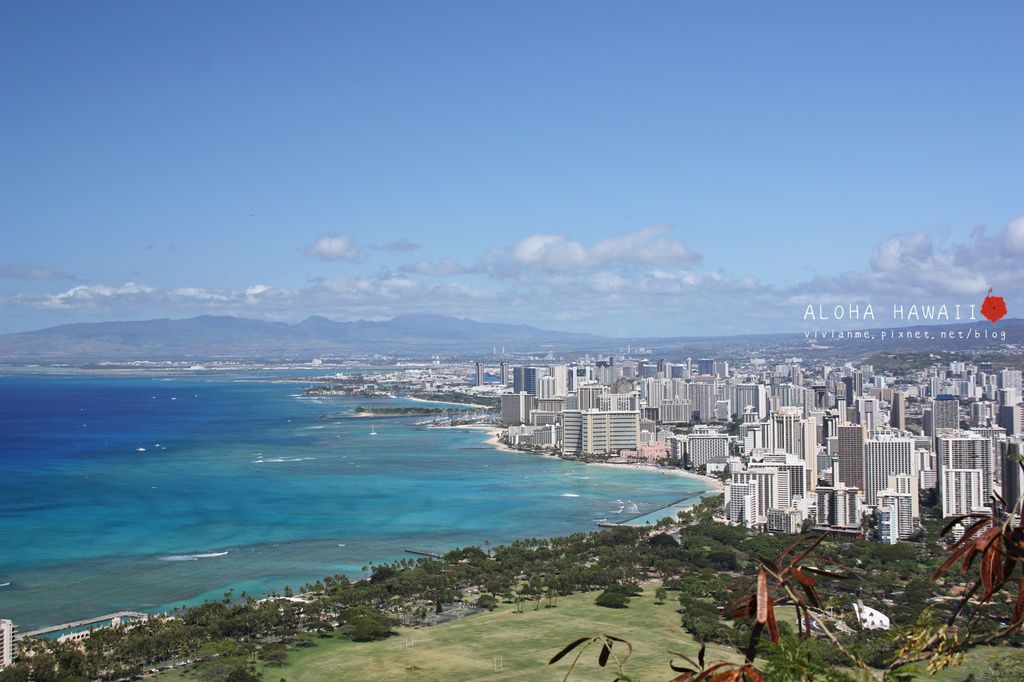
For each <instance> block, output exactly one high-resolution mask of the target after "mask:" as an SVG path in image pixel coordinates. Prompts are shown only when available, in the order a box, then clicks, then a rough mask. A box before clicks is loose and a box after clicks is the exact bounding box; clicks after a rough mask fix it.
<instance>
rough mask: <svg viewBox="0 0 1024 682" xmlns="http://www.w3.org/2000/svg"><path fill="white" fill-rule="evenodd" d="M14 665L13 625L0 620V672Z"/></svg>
mask: <svg viewBox="0 0 1024 682" xmlns="http://www.w3.org/2000/svg"><path fill="white" fill-rule="evenodd" d="M9 665H14V623H12V622H11V621H9V620H0V670H3V669H4V668H6V667H7V666H9Z"/></svg>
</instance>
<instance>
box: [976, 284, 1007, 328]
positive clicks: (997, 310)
mask: <svg viewBox="0 0 1024 682" xmlns="http://www.w3.org/2000/svg"><path fill="white" fill-rule="evenodd" d="M981 314H982V315H984V316H985V317H987V318H988V319H989V320H991V321H992V322H997V321H999V320H1001V319H1002V318H1003V316H1004V315H1006V301H1004V300H1003V297H1002V296H993V295H992V287H989V288H988V296H986V297H985V300H984V301H982V303H981Z"/></svg>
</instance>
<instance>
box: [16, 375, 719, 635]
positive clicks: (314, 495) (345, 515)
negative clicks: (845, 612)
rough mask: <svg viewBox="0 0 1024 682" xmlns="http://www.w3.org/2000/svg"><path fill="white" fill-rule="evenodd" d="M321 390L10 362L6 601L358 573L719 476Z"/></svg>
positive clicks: (626, 511) (85, 608)
mask: <svg viewBox="0 0 1024 682" xmlns="http://www.w3.org/2000/svg"><path fill="white" fill-rule="evenodd" d="M303 388H304V384H295V383H281V382H273V381H269V380H267V378H266V377H263V378H258V377H249V378H246V377H243V376H239V375H234V374H228V373H223V374H217V375H196V376H176V377H173V378H167V377H151V376H131V377H124V376H94V375H74V374H43V373H40V374H9V375H0V585H4V584H5V583H9V584H8V585H6V586H3V587H0V618H10V619H13V620H14V621H15V622H16V624H17V625H18V626H19V627H20V628H21V629H22V630H27V629H31V628H33V627H37V626H41V625H50V624H53V623H57V622H64V621H69V620H73V619H75V618H81V617H89V616H95V615H100V614H104V613H109V612H113V611H117V610H121V609H130V610H145V611H163V610H166V609H168V608H170V607H173V606H176V605H179V604H183V603H197V602H200V601H202V600H203V599H219V598H221V597H222V596H223V595H224V593H225V592H226V591H227V590H229V589H233V590H234V591H235V593H236V594H239V593H241V592H243V591H244V592H247V593H248V594H253V595H259V594H263V593H266V592H269V591H270V590H279V591H280V590H281V589H282V588H283V587H284V586H285V585H290V586H291V587H293V588H297V587H299V586H300V585H302V584H304V583H307V582H311V581H313V580H316V579H318V578H320V577H322V576H324V575H328V574H334V573H345V574H347V575H349V576H352V577H360V576H362V575H364V571H363V569H364V567H365V566H366V565H367V564H368V563H370V562H381V561H386V560H392V559H398V558H403V557H405V558H409V557H410V555H408V554H405V553H403V550H404V549H406V548H414V549H422V550H428V551H445V550H447V549H451V548H453V547H457V546H462V545H470V544H472V545H479V546H483V544H484V541H485V540H488V541H490V542H491V543H492V544H498V543H505V542H509V541H511V540H513V539H516V538H523V537H544V536H552V535H558V534H566V533H571V532H576V531H584V530H593V529H594V528H595V521H596V520H598V519H602V518H608V519H610V520H619V519H623V518H628V517H629V516H631V515H636V514H638V513H643V512H646V511H650V510H653V509H655V508H657V507H660V506H662V505H665V504H668V503H671V502H674V501H676V500H679V499H680V498H683V497H686V496H688V495H691V494H693V493H694V492H695V491H701V490H703V489H704V487H703V486H702V484H700V483H699V482H696V481H692V480H688V479H684V478H679V477H674V476H666V475H659V474H656V473H647V472H637V471H629V470H614V469H609V468H606V467H591V466H585V465H580V464H574V463H570V462H563V461H561V460H556V459H551V458H543V457H538V456H535V455H527V454H513V453H507V452H500V451H497V450H496V449H495V448H494V447H493V446H491V445H488V444H487V443H486V438H487V436H486V434H483V433H480V432H476V431H466V430H458V429H427V428H424V427H418V426H416V425H415V423H414V422H415V421H416V419H414V418H377V419H370V418H359V417H355V416H354V414H353V410H354V408H355V407H356V406H357V405H368V406H370V405H375V404H376V405H381V406H389V407H393V406H398V405H402V404H404V401H402V400H392V399H365V398H307V397H303V396H302V395H301V394H302V389H303ZM410 404H417V405H422V403H410ZM325 415H326V418H324V416H325ZM371 428H372V429H375V430H376V431H377V434H378V435H376V436H372V435H370V431H371ZM634 505H635V507H634Z"/></svg>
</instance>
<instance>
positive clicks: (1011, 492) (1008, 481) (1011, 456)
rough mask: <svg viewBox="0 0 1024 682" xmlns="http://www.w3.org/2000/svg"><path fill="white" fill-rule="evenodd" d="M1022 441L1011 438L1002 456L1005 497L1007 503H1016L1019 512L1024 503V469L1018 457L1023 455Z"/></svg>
mask: <svg viewBox="0 0 1024 682" xmlns="http://www.w3.org/2000/svg"><path fill="white" fill-rule="evenodd" d="M1022 449H1024V448H1022V444H1021V441H1019V440H1011V441H1010V442H1009V443H1008V444H1007V449H1006V456H1005V457H1003V458H1002V462H1001V464H1002V467H1003V499H1004V500H1006V503H1007V505H1015V508H1016V509H1017V511H1018V513H1020V511H1021V504H1022V503H1024V469H1022V468H1021V465H1020V462H1018V461H1017V458H1018V457H1020V455H1021V450H1022Z"/></svg>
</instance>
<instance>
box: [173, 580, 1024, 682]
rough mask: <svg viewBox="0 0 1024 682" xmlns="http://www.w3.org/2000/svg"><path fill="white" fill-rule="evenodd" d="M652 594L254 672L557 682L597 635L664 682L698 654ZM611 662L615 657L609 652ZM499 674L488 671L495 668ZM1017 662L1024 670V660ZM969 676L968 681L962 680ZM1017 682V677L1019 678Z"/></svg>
mask: <svg viewBox="0 0 1024 682" xmlns="http://www.w3.org/2000/svg"><path fill="white" fill-rule="evenodd" d="M654 589H655V585H654V584H649V585H647V586H646V589H645V591H644V592H643V594H641V595H640V596H638V597H634V598H632V600H631V601H630V604H629V607H628V608H625V609H609V608H603V607H599V606H596V605H595V604H594V599H595V597H596V596H597V594H598V593H597V592H591V593H586V594H579V595H573V596H571V597H562V598H560V599H559V600H558V605H557V606H556V607H554V608H545V607H544V606H543V605H542V606H541V608H540V609H537V610H534V608H533V605H532V604H529V605H526V606H524V612H523V613H515V611H514V609H513V607H512V605H511V604H501V605H500V607H499V608H498V609H496V610H495V611H493V612H489V613H482V614H479V615H475V616H470V617H467V618H462V619H459V620H456V621H452V622H449V623H445V624H443V625H438V626H435V627H430V628H399V629H398V630H397V634H395V635H394V636H392V637H390V638H388V639H385V640H381V641H376V642H362V643H361V642H352V641H349V640H347V639H344V638H341V637H326V638H320V639H318V640H317V642H318V643H317V646H315V647H308V648H298V649H295V650H293V651H292V652H291V653H290V654H289V656H288V659H287V661H286V662H285V663H284V664H283V665H280V666H277V665H267V666H265V667H264V668H263V674H264V680H266V681H267V682H278V681H279V680H282V679H285V680H287V681H288V682H322V681H328V680H359V681H360V682H393V681H396V680H414V681H417V682H427V681H435V680H436V681H437V682H458V681H460V680H466V681H469V680H473V681H474V682H476V681H479V680H503V681H527V680H528V681H530V682H543V681H545V680H552V681H558V680H561V679H562V678H563V677H564V676H565V673H566V671H567V670H568V666H569V661H571V658H572V655H570V656H568V657H566V658H564V659H562V661H559V662H558V663H557V664H555V665H553V666H550V665H548V660H549V659H550V658H551V656H552V655H554V654H555V653H556V652H557V651H559V650H560V649H561V648H562V647H563V646H564V645H565V644H567V643H569V642H570V641H572V640H574V639H576V638H578V637H583V636H590V635H594V634H599V633H606V634H611V635H615V636H617V637H621V638H623V639H626V640H629V641H630V642H632V643H633V645H634V647H635V651H634V653H633V655H632V656H631V657H630V659H629V662H628V664H627V665H626V672H628V673H629V674H630V675H631V676H633V678H634V679H637V680H640V681H642V682H663V681H666V680H670V679H671V678H672V677H673V674H672V671H671V669H670V668H669V667H668V661H669V658H670V657H669V654H668V653H666V650H667V649H671V650H673V651H679V652H682V653H684V654H686V655H688V656H692V657H694V658H695V657H696V653H697V650H698V645H697V643H696V642H694V640H693V639H692V638H690V637H689V635H687V634H686V633H685V632H684V631H683V630H682V628H681V627H680V626H679V614H678V613H676V610H677V609H678V608H679V607H678V601H677V599H676V595H675V593H672V592H669V595H668V599H667V600H666V602H665V603H664V604H655V603H654ZM615 652H616V653H620V652H619V649H618V647H616V649H615ZM597 654H598V651H597V648H595V647H592V648H591V649H590V650H588V651H587V652H586V653H584V654H583V657H582V658H581V659H580V661H579V663H578V664H577V666H576V669H575V671H574V673H573V675H572V677H571V678H570V680H576V681H577V682H611V681H612V680H613V679H614V678H615V668H614V666H613V665H612V662H611V661H610V662H609V667H608V668H605V669H602V668H600V667H598V665H597ZM1020 655H1021V654H1020V650H1019V649H1007V648H984V649H980V650H977V651H974V652H971V654H970V655H969V656H968V658H967V660H966V661H965V663H964V664H963V665H961V666H959V667H957V668H953V669H949V670H945V671H942V672H940V673H939V674H937V675H935V676H932V677H927V678H925V677H924V676H923V675H922V676H921V678H922V679H929V680H935V681H936V682H964V681H965V680H972V681H974V680H977V681H978V682H980V681H982V680H985V679H987V678H986V677H985V675H986V673H987V672H988V671H990V670H991V669H992V666H993V664H994V663H995V662H996V661H999V660H1005V659H1006V658H1007V657H1008V656H1020ZM498 657H500V659H501V661H500V663H501V669H500V670H499V671H497V672H496V671H495V660H494V659H495V658H498ZM707 659H708V660H709V661H718V660H730V661H738V660H739V656H738V655H737V654H736V652H735V651H733V650H731V649H727V648H725V647H721V646H716V645H709V646H708V651H707ZM1018 660H1021V661H1024V658H1020V659H1018ZM972 675H973V677H972ZM160 679H161V681H162V682H171V681H174V680H189V681H193V682H194V681H195V680H196V679H197V678H196V677H194V676H192V675H189V674H187V673H182V672H174V673H169V674H165V675H161V676H160ZM1020 679H1024V670H1022V672H1021V678H1020Z"/></svg>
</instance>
